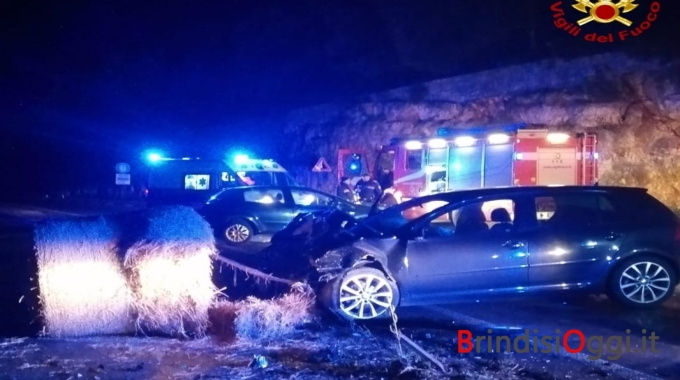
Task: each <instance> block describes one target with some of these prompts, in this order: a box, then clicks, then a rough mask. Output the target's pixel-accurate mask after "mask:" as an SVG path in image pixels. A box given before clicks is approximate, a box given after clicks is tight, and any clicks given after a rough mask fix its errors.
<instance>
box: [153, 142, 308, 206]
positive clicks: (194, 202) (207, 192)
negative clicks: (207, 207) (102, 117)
mask: <svg viewBox="0 0 680 380" xmlns="http://www.w3.org/2000/svg"><path fill="white" fill-rule="evenodd" d="M147 161H149V179H148V186H147V200H148V202H149V203H150V204H152V205H162V204H185V205H189V206H192V207H200V206H202V205H203V204H205V202H206V201H208V200H209V199H210V197H211V196H213V195H215V194H216V193H217V192H219V191H220V190H222V189H224V188H230V187H238V186H254V185H260V186H270V185H271V186H299V185H298V184H297V182H296V181H295V179H294V178H293V177H292V176H291V175H290V174H289V173H288V171H286V169H285V168H284V167H283V166H281V165H279V164H278V163H277V162H275V161H274V160H271V159H255V158H249V157H247V156H237V157H236V158H235V159H234V160H219V159H201V158H192V157H182V158H167V157H161V156H160V155H157V154H156V155H149V157H147Z"/></svg>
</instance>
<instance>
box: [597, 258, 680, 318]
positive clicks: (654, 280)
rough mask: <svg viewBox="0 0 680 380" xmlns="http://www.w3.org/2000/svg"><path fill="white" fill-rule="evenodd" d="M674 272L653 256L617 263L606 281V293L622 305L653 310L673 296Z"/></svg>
mask: <svg viewBox="0 0 680 380" xmlns="http://www.w3.org/2000/svg"><path fill="white" fill-rule="evenodd" d="M676 276H677V275H676V273H675V269H674V268H673V267H672V266H671V265H670V264H669V263H668V262H667V261H666V260H663V259H660V258H657V257H654V256H640V257H634V258H630V259H628V260H626V261H624V262H622V263H621V264H619V265H618V266H617V267H616V268H615V269H614V271H613V272H612V275H611V276H610V279H609V289H608V290H609V292H608V293H609V294H610V295H611V296H612V297H613V298H614V299H615V300H616V301H618V302H620V303H622V304H623V305H625V306H630V307H636V308H653V307H656V306H659V305H661V304H662V303H664V302H665V301H666V300H668V298H670V297H671V296H672V295H673V291H674V288H675V285H676V284H677V277H676Z"/></svg>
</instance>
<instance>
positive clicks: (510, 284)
mask: <svg viewBox="0 0 680 380" xmlns="http://www.w3.org/2000/svg"><path fill="white" fill-rule="evenodd" d="M269 252H270V254H271V255H272V256H271V260H272V261H271V262H276V260H278V262H280V263H282V262H285V263H286V264H287V266H288V267H287V268H288V269H289V270H291V271H292V272H295V273H296V275H299V276H302V275H303V274H304V273H311V274H310V276H311V277H312V279H311V282H313V283H314V284H315V286H317V287H318V290H319V291H320V294H321V299H322V300H323V301H324V302H325V303H326V304H327V306H329V307H330V308H331V309H332V310H334V311H336V312H337V313H338V314H340V315H342V316H343V317H345V318H348V319H372V318H378V317H383V316H386V315H389V310H390V308H392V307H395V308H396V307H398V306H408V305H422V304H434V303H447V302H454V301H458V300H461V301H463V300H470V299H476V300H480V299H484V298H488V297H499V296H500V297H507V296H510V295H520V294H537V293H546V292H575V291H580V292H584V293H598V294H599V293H606V294H608V295H609V296H610V297H611V298H613V299H614V300H616V301H619V302H620V303H622V304H623V305H627V306H631V307H654V306H658V305H660V304H661V303H663V302H664V301H666V300H667V299H668V298H669V297H670V296H671V295H672V293H673V290H674V288H675V286H676V285H677V284H678V270H679V268H680V222H679V220H678V218H677V217H676V216H675V215H674V214H673V212H671V211H670V210H669V209H668V208H667V207H666V206H664V205H663V204H662V203H660V202H659V201H658V200H656V199H655V198H654V197H652V196H651V195H649V194H648V193H647V191H646V190H645V189H639V188H620V187H602V186H591V187H517V188H497V189H480V190H470V191H459V192H449V193H441V194H436V195H430V196H425V197H422V198H417V199H413V200H410V201H407V202H404V203H402V204H399V205H396V206H393V207H390V208H387V209H385V210H382V211H379V212H377V213H374V214H373V215H371V216H369V217H368V218H366V219H364V220H362V221H357V220H356V219H354V218H353V217H351V216H350V215H348V214H345V213H342V212H340V211H337V210H334V211H325V212H318V213H310V214H307V215H298V216H297V217H296V218H295V219H294V220H293V221H292V222H291V223H290V224H288V225H287V226H286V227H285V228H284V229H283V230H282V231H280V232H279V233H277V234H276V235H275V236H274V238H273V240H272V247H271V249H270V250H269ZM305 271H307V272H305Z"/></svg>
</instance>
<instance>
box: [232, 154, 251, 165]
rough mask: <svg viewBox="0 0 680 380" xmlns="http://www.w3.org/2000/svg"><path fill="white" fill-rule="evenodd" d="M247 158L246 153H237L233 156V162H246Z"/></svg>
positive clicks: (240, 163) (239, 163)
mask: <svg viewBox="0 0 680 380" xmlns="http://www.w3.org/2000/svg"><path fill="white" fill-rule="evenodd" d="M248 160H249V158H248V155H245V154H237V155H236V156H235V157H234V162H235V163H236V164H238V165H242V164H245V163H247V162H248Z"/></svg>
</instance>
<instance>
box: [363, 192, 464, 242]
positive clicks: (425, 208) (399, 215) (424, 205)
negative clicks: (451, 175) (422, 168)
mask: <svg viewBox="0 0 680 380" xmlns="http://www.w3.org/2000/svg"><path fill="white" fill-rule="evenodd" d="M450 203H451V201H450V200H442V199H429V198H425V199H414V200H410V201H408V202H404V203H401V204H398V205H395V206H392V207H389V208H387V209H385V210H383V211H381V212H379V213H377V214H375V215H373V216H371V217H369V218H367V219H365V220H364V221H362V223H361V224H360V225H359V228H361V226H362V225H363V226H366V227H369V228H371V229H374V230H377V231H380V232H383V233H393V232H396V231H398V230H400V229H402V228H403V227H404V226H406V225H407V224H409V223H410V222H412V221H414V220H416V219H418V218H420V217H422V216H424V215H426V214H429V213H430V212H432V211H435V210H437V209H439V208H441V207H444V206H447V205H449V204H450Z"/></svg>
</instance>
